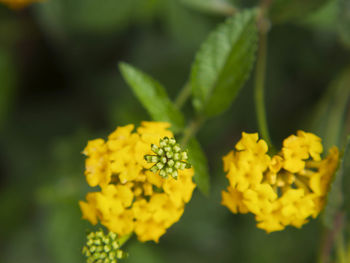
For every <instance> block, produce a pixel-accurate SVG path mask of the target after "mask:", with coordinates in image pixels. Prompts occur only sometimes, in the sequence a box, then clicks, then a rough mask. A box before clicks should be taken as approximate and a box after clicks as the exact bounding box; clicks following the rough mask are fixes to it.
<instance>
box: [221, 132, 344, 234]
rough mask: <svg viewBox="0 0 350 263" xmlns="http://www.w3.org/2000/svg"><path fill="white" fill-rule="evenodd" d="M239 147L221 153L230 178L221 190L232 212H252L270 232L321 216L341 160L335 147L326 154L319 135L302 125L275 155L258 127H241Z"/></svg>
mask: <svg viewBox="0 0 350 263" xmlns="http://www.w3.org/2000/svg"><path fill="white" fill-rule="evenodd" d="M235 148H236V150H233V151H230V152H229V153H228V154H227V155H226V156H224V157H223V163H224V171H225V172H227V175H226V177H227V178H228V180H229V183H230V185H229V186H228V187H227V191H223V192H222V204H223V205H224V206H226V207H228V208H229V209H230V210H231V211H232V212H233V213H248V212H250V213H253V214H254V215H255V219H256V221H257V227H259V228H262V229H264V230H265V231H266V232H273V231H279V230H283V229H284V228H285V227H286V226H288V225H292V226H295V227H301V226H302V225H303V224H305V223H306V222H308V219H309V218H310V217H313V218H315V217H317V216H318V214H319V213H320V212H321V210H322V209H323V207H324V204H325V201H326V195H327V193H328V190H329V184H330V181H331V180H332V177H333V175H334V173H335V171H336V169H337V166H338V162H339V151H338V149H337V147H332V148H331V149H330V150H329V154H328V156H327V157H326V158H324V159H322V158H321V154H322V152H323V147H322V143H321V139H320V138H319V137H317V136H316V135H314V134H312V133H307V132H303V131H298V132H297V135H291V136H289V137H288V138H286V139H285V140H284V141H283V147H282V150H281V151H280V152H279V153H278V154H276V155H274V156H269V155H268V154H267V152H268V145H267V143H266V142H265V141H264V140H262V139H260V140H259V137H258V134H257V133H253V134H248V133H244V132H243V133H242V138H241V140H240V141H239V142H238V143H237V144H236V147H235Z"/></svg>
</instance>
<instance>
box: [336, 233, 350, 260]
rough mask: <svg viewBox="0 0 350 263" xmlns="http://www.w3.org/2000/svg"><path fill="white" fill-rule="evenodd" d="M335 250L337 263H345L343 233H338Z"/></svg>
mask: <svg viewBox="0 0 350 263" xmlns="http://www.w3.org/2000/svg"><path fill="white" fill-rule="evenodd" d="M336 249H337V262H338V263H347V262H346V252H345V245H344V237H343V233H341V232H340V233H339V234H338V237H337V241H336Z"/></svg>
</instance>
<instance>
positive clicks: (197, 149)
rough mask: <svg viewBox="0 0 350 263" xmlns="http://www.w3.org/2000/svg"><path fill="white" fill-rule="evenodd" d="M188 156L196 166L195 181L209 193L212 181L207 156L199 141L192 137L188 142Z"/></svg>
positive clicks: (194, 166)
mask: <svg viewBox="0 0 350 263" xmlns="http://www.w3.org/2000/svg"><path fill="white" fill-rule="evenodd" d="M187 147H188V158H189V162H190V163H191V164H192V166H193V168H194V181H195V183H196V184H197V186H198V188H199V190H200V191H201V192H202V193H203V194H204V195H207V196H208V195H209V192H210V181H209V168H208V161H207V157H206V156H205V154H204V152H203V150H202V148H201V145H200V144H199V142H198V141H197V140H196V139H195V138H192V139H191V140H190V141H189V143H188V146H187Z"/></svg>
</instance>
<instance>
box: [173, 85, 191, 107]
mask: <svg viewBox="0 0 350 263" xmlns="http://www.w3.org/2000/svg"><path fill="white" fill-rule="evenodd" d="M190 96H191V85H190V83H189V82H187V83H186V84H185V86H183V88H182V89H181V90H180V93H179V95H178V96H177V98H176V100H175V103H174V104H175V106H176V107H177V108H178V109H181V108H182V106H183V105H184V104H185V103H186V101H187V99H188V98H189V97H190Z"/></svg>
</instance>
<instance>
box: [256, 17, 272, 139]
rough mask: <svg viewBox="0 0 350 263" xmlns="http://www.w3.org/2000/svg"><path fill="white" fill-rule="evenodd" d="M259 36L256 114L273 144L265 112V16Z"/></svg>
mask: <svg viewBox="0 0 350 263" xmlns="http://www.w3.org/2000/svg"><path fill="white" fill-rule="evenodd" d="M259 22H260V23H259V24H260V27H259V37H260V43H259V48H258V58H257V65H256V70H255V89H254V97H255V106H256V114H257V119H258V126H259V131H260V133H261V135H262V138H263V139H264V140H265V141H266V142H267V144H268V145H269V146H271V145H272V144H271V139H270V135H269V130H268V126H267V120H266V112H265V100H264V84H265V73H266V53H267V29H266V26H265V24H264V20H263V18H262V19H261V21H259Z"/></svg>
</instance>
